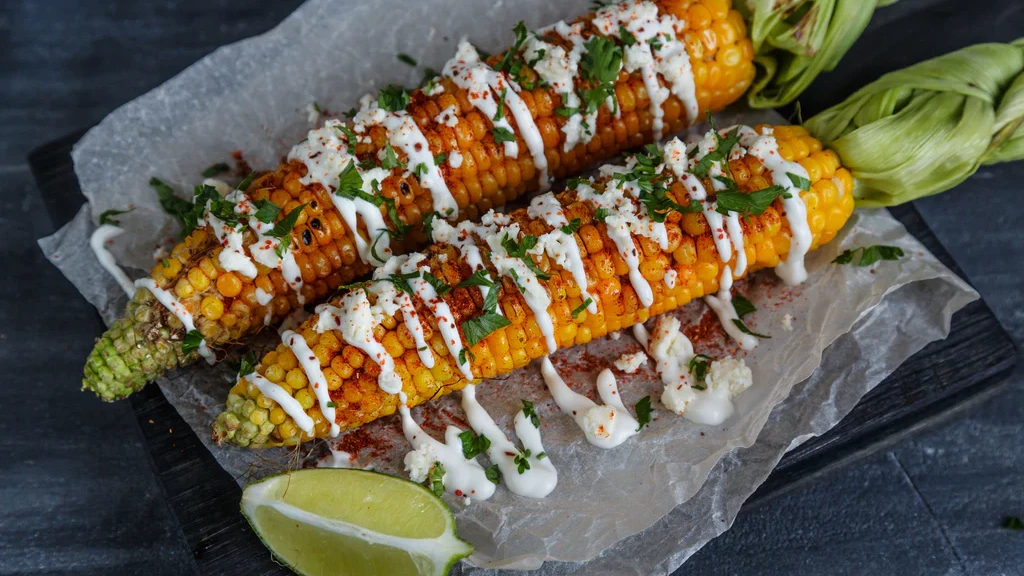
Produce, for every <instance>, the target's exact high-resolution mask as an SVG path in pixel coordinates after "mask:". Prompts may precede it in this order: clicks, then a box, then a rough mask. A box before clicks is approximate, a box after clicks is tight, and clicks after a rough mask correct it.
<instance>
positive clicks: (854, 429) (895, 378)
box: [29, 133, 1017, 576]
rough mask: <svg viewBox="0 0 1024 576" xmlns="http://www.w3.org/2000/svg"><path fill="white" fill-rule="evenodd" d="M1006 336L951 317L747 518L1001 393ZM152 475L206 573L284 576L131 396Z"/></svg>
mask: <svg viewBox="0 0 1024 576" xmlns="http://www.w3.org/2000/svg"><path fill="white" fill-rule="evenodd" d="M81 136H82V133H76V134H71V135H68V136H66V137H64V138H61V139H60V140H57V141H54V142H51V143H49V144H46V145H44V146H41V147H39V148H37V149H36V150H34V151H33V152H32V153H31V154H30V155H29V163H30V165H31V167H32V172H33V175H34V176H35V179H36V182H37V184H38V185H39V188H40V190H41V192H42V194H43V198H44V200H45V202H46V205H47V209H48V210H49V212H50V216H51V218H52V219H53V221H54V224H55V225H56V226H61V225H63V224H64V223H66V222H67V221H69V220H70V219H71V218H72V217H74V215H75V214H76V213H77V211H78V208H79V207H80V206H81V204H82V203H83V202H84V198H83V197H82V195H81V191H80V189H79V187H78V181H77V179H76V178H75V174H74V171H73V169H72V164H71V147H72V145H73V144H74V143H75V142H77V141H78V139H79V138H80V137H81ZM891 212H892V214H893V215H894V216H895V217H896V218H898V219H899V220H900V221H901V222H903V224H904V225H905V226H906V227H907V230H909V231H910V233H911V234H913V235H914V236H915V237H917V239H918V240H920V241H921V242H922V243H923V244H924V245H925V246H926V247H927V248H928V249H929V250H930V251H931V252H932V253H933V254H935V256H936V257H937V258H938V259H939V260H940V261H942V263H943V264H945V265H946V266H948V267H949V268H951V269H952V270H953V271H955V272H956V273H957V274H959V275H960V276H961V277H963V276H964V275H963V273H962V272H961V271H960V269H959V267H958V266H957V265H956V263H955V262H954V261H953V260H952V258H951V257H950V256H949V254H948V253H947V252H946V250H945V249H944V248H943V247H942V245H941V244H940V243H939V242H938V240H937V239H936V238H935V235H934V234H933V233H932V231H931V230H930V229H929V228H928V226H927V225H926V224H925V223H924V221H923V220H922V219H921V216H920V214H918V212H917V210H916V209H914V208H913V206H910V205H908V206H901V207H899V208H896V209H892V210H891ZM1016 359H1017V353H1016V349H1015V346H1014V344H1013V341H1012V340H1011V339H1010V336H1009V335H1008V334H1007V333H1006V332H1005V331H1004V330H1003V328H1002V327H1001V326H1000V325H999V322H998V321H997V320H996V318H995V316H993V314H992V311H991V310H989V307H988V306H987V305H986V304H985V302H984V301H980V300H979V301H976V302H973V303H971V304H969V305H968V306H966V307H965V308H964V309H962V310H960V311H959V312H957V313H956V314H955V315H954V316H953V320H952V326H951V331H950V335H949V337H948V338H947V339H945V340H943V341H941V342H933V343H932V344H930V345H928V346H927V347H925V348H924V349H923V350H921V351H920V352H918V353H917V354H915V355H914V356H912V357H911V358H910V359H909V360H907V361H906V362H905V363H904V364H903V365H902V366H900V368H899V369H898V370H896V372H894V373H893V374H892V375H890V376H889V378H887V379H886V380H885V381H884V382H882V383H881V384H879V385H878V387H876V388H875V389H874V390H873V391H871V392H870V393H869V394H868V395H867V396H865V397H864V398H863V399H862V400H861V402H860V403H859V404H858V405H857V407H856V408H854V410H853V411H852V412H851V413H850V414H849V415H848V416H847V417H846V418H845V419H843V421H842V422H840V423H839V424H838V425H837V426H836V427H834V428H833V429H831V430H829V431H828V432H827V433H826V434H824V435H823V436H820V437H817V438H814V439H812V440H809V441H807V442H806V443H804V444H803V445H801V446H799V447H798V448H796V449H794V450H793V451H791V452H790V453H788V454H787V455H786V456H785V457H784V458H783V459H782V461H781V462H780V463H779V465H778V467H776V469H775V471H774V472H773V473H772V474H771V476H769V477H768V479H767V481H765V483H764V484H763V485H761V487H760V488H759V489H758V490H757V492H755V493H754V494H753V496H751V498H750V499H749V500H748V501H747V504H746V505H745V509H749V508H751V507H754V506H758V505H761V504H763V503H764V502H766V501H768V500H770V499H771V498H773V497H775V496H778V495H779V494H782V493H784V492H786V491H788V490H791V489H793V488H794V487H796V486H799V485H801V484H803V483H807V482H811V481H813V480H815V479H817V478H819V477H821V476H822V475H824V474H826V473H828V472H829V471H831V470H834V469H836V468H839V467H841V466H845V465H847V464H849V463H850V462H853V461H855V460H857V459H858V458H861V457H863V456H866V455H868V454H871V453H872V452H874V451H876V450H879V449H880V448H883V447H886V446H888V445H890V444H892V443H894V442H896V441H898V440H900V439H902V438H904V437H906V436H907V435H909V434H913V433H914V432H916V431H917V430H920V429H921V428H923V427H925V426H929V425H931V424H934V423H936V422H938V421H941V420H942V419H944V418H945V417H948V416H949V415H951V414H954V413H956V412H957V411H959V410H962V409H964V408H965V407H968V406H971V405H973V404H974V403H976V402H978V401H980V400H982V399H985V398H987V397H989V396H990V395H992V394H993V393H995V392H996V391H998V389H999V387H1000V385H1001V384H1003V383H1005V381H1006V376H1007V375H1009V373H1010V371H1011V370H1012V369H1013V367H1014V365H1015V364H1016ZM130 402H131V405H132V407H133V408H134V410H135V414H136V416H137V418H138V423H139V427H140V430H141V433H142V436H143V438H144V439H145V442H146V444H147V446H148V447H149V453H150V455H151V457H152V465H153V469H154V471H155V472H156V474H157V475H158V477H159V478H160V481H161V484H162V487H163V490H164V492H165V495H166V497H167V499H168V501H169V502H170V504H171V508H172V509H173V510H174V513H175V515H176V516H177V520H178V523H179V525H180V526H181V530H182V532H183V533H184V536H185V538H186V540H187V541H188V544H189V546H190V547H191V549H192V552H193V560H194V562H195V564H196V568H198V569H199V570H200V571H201V572H202V573H204V574H224V575H235V574H238V575H241V574H245V575H246V576H256V575H261V574H285V573H287V571H286V570H284V569H283V568H281V567H280V566H278V565H277V564H275V563H274V562H273V561H272V560H271V558H270V555H269V554H268V553H267V551H266V549H265V548H264V547H263V545H262V544H261V543H260V542H259V540H258V539H257V538H256V536H255V534H254V533H253V532H252V530H250V529H249V528H248V526H246V522H245V519H244V518H243V517H242V515H241V514H240V513H239V510H238V503H239V500H240V498H241V490H240V489H239V487H238V484H237V483H236V482H235V480H234V479H233V478H231V476H230V475H229V474H228V473H227V472H225V471H224V470H223V469H222V468H221V467H220V466H219V465H218V464H217V462H216V461H215V460H214V459H213V456H212V455H211V454H210V452H209V451H208V450H206V448H205V447H204V446H203V444H202V443H201V442H200V441H199V438H198V437H197V436H196V435H195V433H193V432H192V430H191V429H190V428H189V427H188V425H187V424H185V422H184V420H182V419H181V417H180V416H179V415H178V413H177V412H176V411H175V410H174V408H172V407H171V405H170V404H169V403H168V402H167V400H166V399H165V398H164V396H163V393H162V392H161V391H160V389H159V388H158V387H156V386H148V387H146V388H145V389H144V390H143V391H142V392H140V393H137V394H135V395H134V396H132V397H131V400H130Z"/></svg>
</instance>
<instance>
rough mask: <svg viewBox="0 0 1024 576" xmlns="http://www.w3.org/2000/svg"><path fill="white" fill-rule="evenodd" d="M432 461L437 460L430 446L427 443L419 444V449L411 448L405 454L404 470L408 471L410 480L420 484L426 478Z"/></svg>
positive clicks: (432, 463)
mask: <svg viewBox="0 0 1024 576" xmlns="http://www.w3.org/2000/svg"><path fill="white" fill-rule="evenodd" d="M434 462H437V456H436V455H435V454H434V451H433V449H432V446H431V445H430V444H429V443H427V444H421V445H420V447H419V449H417V450H412V451H410V452H408V453H407V454H406V455H405V471H406V472H408V473H409V479H410V480H412V481H413V482H416V483H417V484H420V483H423V482H425V481H426V480H427V476H429V475H430V468H431V467H432V466H433V465H434ZM446 476H447V474H446ZM443 480H444V479H443V478H442V481H443Z"/></svg>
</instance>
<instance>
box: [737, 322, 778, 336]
mask: <svg viewBox="0 0 1024 576" xmlns="http://www.w3.org/2000/svg"><path fill="white" fill-rule="evenodd" d="M732 323H733V324H734V325H735V326H736V327H737V328H739V330H740V332H743V333H744V334H749V335H750V336H756V337H757V338H765V339H770V338H771V336H768V335H766V334H758V333H757V332H754V331H753V330H751V329H750V328H747V325H746V324H744V323H743V320H740V319H739V318H733V321H732Z"/></svg>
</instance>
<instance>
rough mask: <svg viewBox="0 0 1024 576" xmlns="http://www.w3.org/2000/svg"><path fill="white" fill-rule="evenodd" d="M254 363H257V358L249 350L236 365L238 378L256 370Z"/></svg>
mask: <svg viewBox="0 0 1024 576" xmlns="http://www.w3.org/2000/svg"><path fill="white" fill-rule="evenodd" d="M256 364H259V358H257V357H256V353H255V352H253V351H251V350H250V351H249V352H246V353H245V356H242V360H241V362H240V363H239V365H238V378H239V379H241V378H245V377H246V376H248V375H249V374H252V373H253V372H255V371H256Z"/></svg>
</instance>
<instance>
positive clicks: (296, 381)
mask: <svg viewBox="0 0 1024 576" xmlns="http://www.w3.org/2000/svg"><path fill="white" fill-rule="evenodd" d="M285 383H287V384H288V385H289V386H291V388H292V389H293V390H301V389H303V388H305V387H306V386H307V385H308V384H309V381H308V380H307V379H306V373H305V372H303V371H302V369H301V368H293V369H291V370H289V371H288V375H287V376H285ZM296 396H298V394H297V393H296Z"/></svg>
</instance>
